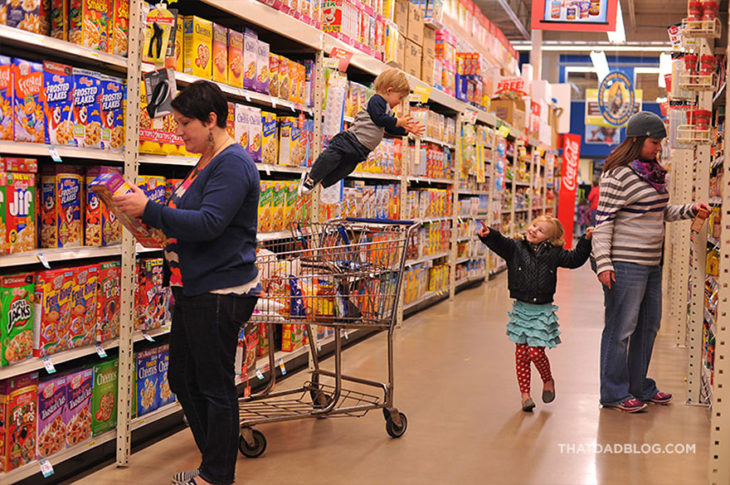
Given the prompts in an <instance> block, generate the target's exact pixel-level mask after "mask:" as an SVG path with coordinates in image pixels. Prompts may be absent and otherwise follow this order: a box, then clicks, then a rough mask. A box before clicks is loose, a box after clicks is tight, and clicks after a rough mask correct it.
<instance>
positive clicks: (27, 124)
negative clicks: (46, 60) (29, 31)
mask: <svg viewBox="0 0 730 485" xmlns="http://www.w3.org/2000/svg"><path fill="white" fill-rule="evenodd" d="M13 87H14V89H13V107H14V113H15V134H14V135H15V141H27V142H33V143H43V142H44V141H45V139H46V132H45V127H44V122H45V116H44V115H43V102H42V100H43V65H42V64H40V63H37V62H29V61H24V60H23V59H18V58H14V59H13Z"/></svg>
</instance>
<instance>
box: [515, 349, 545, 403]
mask: <svg viewBox="0 0 730 485" xmlns="http://www.w3.org/2000/svg"><path fill="white" fill-rule="evenodd" d="M530 362H534V363H535V367H537V371H538V372H539V373H540V377H541V378H542V382H548V381H551V380H552V379H553V376H552V374H550V361H548V358H547V355H545V347H528V346H527V345H526V344H516V347H515V367H516V369H517V383H518V384H519V385H520V392H526V393H529V392H530Z"/></svg>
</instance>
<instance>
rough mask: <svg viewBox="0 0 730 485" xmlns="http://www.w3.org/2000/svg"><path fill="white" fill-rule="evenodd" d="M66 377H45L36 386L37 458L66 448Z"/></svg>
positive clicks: (45, 456)
mask: <svg viewBox="0 0 730 485" xmlns="http://www.w3.org/2000/svg"><path fill="white" fill-rule="evenodd" d="M66 399H67V395H66V376H60V377H46V378H44V379H42V380H41V381H40V383H39V384H38V457H39V458H47V457H49V456H51V455H53V454H55V453H58V452H59V451H61V450H63V449H64V448H65V447H66V423H65V422H64V413H65V411H66Z"/></svg>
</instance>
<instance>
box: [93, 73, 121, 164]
mask: <svg viewBox="0 0 730 485" xmlns="http://www.w3.org/2000/svg"><path fill="white" fill-rule="evenodd" d="M100 80H101V112H100V116H99V117H100V119H101V126H102V129H101V148H103V149H104V150H111V151H115V152H120V151H122V149H123V148H124V99H125V96H126V89H125V86H124V80H123V79H120V78H117V77H112V76H105V75H101V76H100Z"/></svg>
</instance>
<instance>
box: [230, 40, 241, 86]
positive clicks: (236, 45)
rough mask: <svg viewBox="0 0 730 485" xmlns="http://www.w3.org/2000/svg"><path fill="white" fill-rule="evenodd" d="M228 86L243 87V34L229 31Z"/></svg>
mask: <svg viewBox="0 0 730 485" xmlns="http://www.w3.org/2000/svg"><path fill="white" fill-rule="evenodd" d="M228 84H230V85H231V86H233V87H236V88H242V87H243V34H242V33H241V32H238V31H236V30H233V29H229V30H228Z"/></svg>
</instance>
